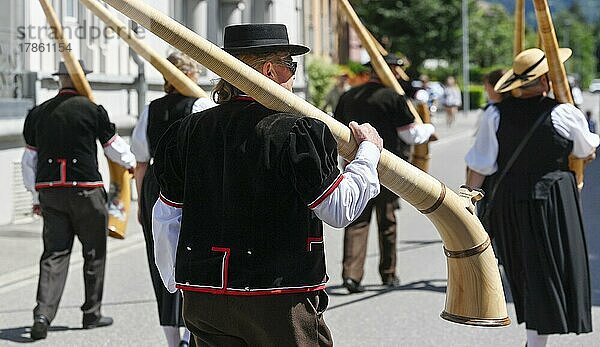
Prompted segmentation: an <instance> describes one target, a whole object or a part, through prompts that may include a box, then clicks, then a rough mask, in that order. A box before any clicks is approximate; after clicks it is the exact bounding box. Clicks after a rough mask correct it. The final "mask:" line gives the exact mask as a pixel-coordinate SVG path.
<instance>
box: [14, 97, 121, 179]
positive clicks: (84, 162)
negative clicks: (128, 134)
mask: <svg viewBox="0 0 600 347" xmlns="http://www.w3.org/2000/svg"><path fill="white" fill-rule="evenodd" d="M115 135H116V131H115V125H114V124H113V123H111V122H110V120H109V118H108V114H107V113H106V110H105V109H104V108H103V107H102V106H99V105H96V104H94V103H93V102H91V101H90V100H89V99H88V98H87V97H84V96H80V95H77V92H76V91H75V90H72V89H63V90H61V92H60V93H59V94H58V95H57V96H55V97H54V98H52V99H50V100H48V101H46V102H44V103H43V104H41V105H39V106H37V107H34V108H33V109H32V110H31V111H30V112H29V114H28V115H27V118H26V119H25V124H24V127H23V136H24V138H25V143H26V144H27V146H28V147H29V148H30V149H33V150H36V151H37V153H38V158H37V169H36V179H35V182H36V189H42V188H55V187H76V186H77V187H100V186H103V184H102V176H101V175H100V172H99V171H98V160H97V147H96V139H98V140H100V143H102V144H103V145H104V146H107V145H109V144H110V142H111V140H112V139H113V138H114V137H115Z"/></svg>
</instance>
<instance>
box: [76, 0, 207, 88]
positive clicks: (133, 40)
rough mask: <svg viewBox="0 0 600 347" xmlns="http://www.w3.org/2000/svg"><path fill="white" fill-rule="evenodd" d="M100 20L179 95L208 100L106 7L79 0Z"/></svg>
mask: <svg viewBox="0 0 600 347" xmlns="http://www.w3.org/2000/svg"><path fill="white" fill-rule="evenodd" d="M79 1H80V2H81V3H82V4H84V5H85V6H86V7H87V8H88V9H89V10H90V11H92V12H93V13H94V14H95V15H96V16H97V17H98V18H100V19H101V20H102V21H103V22H104V23H106V25H107V26H108V27H110V28H111V29H112V30H113V31H114V32H116V33H117V35H119V37H121V39H123V41H125V42H126V43H127V44H128V45H129V47H131V49H133V50H134V51H135V52H136V53H137V54H139V55H140V56H142V57H143V58H144V59H146V61H148V62H149V63H150V64H152V66H154V67H155V68H156V69H157V70H158V71H159V72H160V73H161V74H162V75H163V77H164V78H165V80H167V81H169V83H171V84H172V85H173V87H175V89H177V91H178V92H179V93H181V94H182V95H185V96H190V97H196V98H208V94H206V92H205V91H204V90H202V88H200V87H199V86H198V85H197V84H196V83H194V81H192V80H191V79H189V78H188V77H187V76H186V75H185V74H184V73H183V72H181V70H179V69H178V68H177V67H175V66H174V65H173V64H171V62H169V61H168V60H167V59H165V58H164V57H162V56H161V55H160V54H158V53H157V52H156V51H155V50H153V49H152V48H151V47H150V46H148V45H147V44H146V43H144V42H143V41H142V40H140V39H138V38H137V37H136V36H135V33H134V32H133V31H132V30H131V29H130V28H129V27H128V26H127V25H125V24H124V23H123V22H121V21H120V20H119V19H118V18H117V17H116V16H115V15H113V14H112V13H110V11H109V10H107V9H106V8H105V7H102V6H100V3H99V2H97V1H96V0H79Z"/></svg>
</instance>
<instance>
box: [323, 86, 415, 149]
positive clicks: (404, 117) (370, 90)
mask: <svg viewBox="0 0 600 347" xmlns="http://www.w3.org/2000/svg"><path fill="white" fill-rule="evenodd" d="M334 116H335V119H337V120H338V121H340V122H341V123H343V124H345V125H348V124H349V123H350V122H351V121H356V122H357V123H358V124H362V123H370V124H371V125H372V126H373V127H374V128H375V129H377V132H378V133H379V135H380V136H381V138H382V139H383V147H385V149H387V150H388V151H390V152H392V153H394V154H395V155H397V156H399V157H400V158H402V159H404V160H408V157H409V155H410V146H409V145H408V144H406V143H405V142H404V141H402V140H401V139H400V138H399V137H398V133H397V131H396V129H397V128H401V127H403V126H406V125H408V124H411V123H413V122H414V121H415V118H414V116H413V115H412V114H411V113H410V110H409V109H408V106H407V103H406V98H405V97H404V96H402V95H400V94H398V93H396V92H395V91H394V90H393V89H391V88H386V87H385V86H384V85H383V84H381V83H379V82H374V81H371V82H367V83H365V84H363V85H361V86H358V87H355V88H352V89H350V90H349V91H347V92H346V93H344V94H343V95H342V96H341V97H340V100H339V102H338V104H337V107H336V109H335V112H334Z"/></svg>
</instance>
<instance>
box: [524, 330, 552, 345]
mask: <svg viewBox="0 0 600 347" xmlns="http://www.w3.org/2000/svg"><path fill="white" fill-rule="evenodd" d="M547 342H548V335H540V334H538V332H537V331H535V330H531V329H527V347H545V346H546V343H547Z"/></svg>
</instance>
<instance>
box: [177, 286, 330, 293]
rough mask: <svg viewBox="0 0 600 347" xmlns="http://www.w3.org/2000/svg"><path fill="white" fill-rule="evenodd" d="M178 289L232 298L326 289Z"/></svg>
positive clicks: (192, 287)
mask: <svg viewBox="0 0 600 347" xmlns="http://www.w3.org/2000/svg"><path fill="white" fill-rule="evenodd" d="M175 287H177V289H181V290H186V291H190V292H199V293H210V294H221V295H232V296H259V295H279V294H294V293H307V292H316V291H317V290H323V289H325V285H324V284H318V285H316V286H314V287H306V288H290V289H265V290H262V289H258V290H244V289H238V290H232V289H229V288H227V289H225V290H223V289H214V288H202V287H194V286H188V285H184V284H177V285H175Z"/></svg>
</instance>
